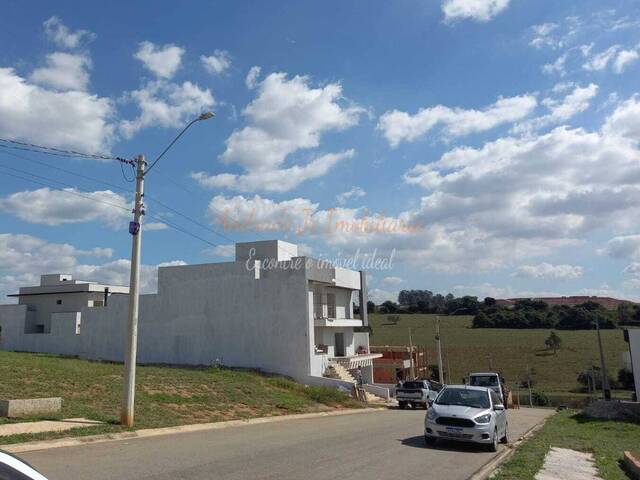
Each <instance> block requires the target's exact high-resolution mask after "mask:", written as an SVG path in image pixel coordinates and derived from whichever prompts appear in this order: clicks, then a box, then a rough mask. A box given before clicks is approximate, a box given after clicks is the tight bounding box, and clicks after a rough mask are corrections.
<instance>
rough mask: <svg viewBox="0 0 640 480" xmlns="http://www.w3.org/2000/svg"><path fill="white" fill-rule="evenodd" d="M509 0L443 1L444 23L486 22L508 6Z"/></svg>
mask: <svg viewBox="0 0 640 480" xmlns="http://www.w3.org/2000/svg"><path fill="white" fill-rule="evenodd" d="M509 1H510V0H443V2H442V11H443V13H444V18H445V20H446V21H452V20H458V19H471V20H475V21H477V22H488V21H489V20H491V19H492V18H493V17H495V16H496V15H498V14H499V13H500V12H502V11H503V10H504V9H505V8H507V6H509Z"/></svg>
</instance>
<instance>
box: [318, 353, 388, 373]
mask: <svg viewBox="0 0 640 480" xmlns="http://www.w3.org/2000/svg"><path fill="white" fill-rule="evenodd" d="M380 357H382V354H381V353H364V354H361V355H351V356H348V357H333V358H330V359H329V361H330V362H334V363H337V364H339V365H342V366H343V367H344V368H346V369H347V370H353V369H355V368H358V367H368V366H370V365H373V359H374V358H380Z"/></svg>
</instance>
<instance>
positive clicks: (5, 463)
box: [0, 450, 47, 480]
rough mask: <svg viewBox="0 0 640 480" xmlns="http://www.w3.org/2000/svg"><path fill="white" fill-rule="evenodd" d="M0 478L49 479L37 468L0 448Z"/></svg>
mask: <svg viewBox="0 0 640 480" xmlns="http://www.w3.org/2000/svg"><path fill="white" fill-rule="evenodd" d="M0 479H2V480H4V479H7V480H47V478H46V477H45V476H44V475H42V474H40V473H39V472H38V471H37V470H36V469H35V468H33V467H32V466H31V465H29V464H28V463H26V462H25V461H23V460H20V459H19V458H18V457H16V456H14V455H11V454H10V453H7V452H3V451H2V450H0Z"/></svg>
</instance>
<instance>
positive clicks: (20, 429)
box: [0, 418, 103, 437]
mask: <svg viewBox="0 0 640 480" xmlns="http://www.w3.org/2000/svg"><path fill="white" fill-rule="evenodd" d="M96 425H103V423H102V422H97V421H95V420H88V419H86V418H66V419H64V420H42V421H40V422H22V423H7V424H5V425H0V437H7V436H9V435H20V434H23V433H42V432H62V431H65V430H71V429H73V428H83V427H94V426H96Z"/></svg>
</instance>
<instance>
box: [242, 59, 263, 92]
mask: <svg viewBox="0 0 640 480" xmlns="http://www.w3.org/2000/svg"><path fill="white" fill-rule="evenodd" d="M260 72H262V69H261V68H260V67H258V66H256V65H254V66H253V67H251V68H250V69H249V72H248V73H247V77H246V78H245V79H244V83H245V85H246V86H247V88H248V89H249V90H252V89H254V88H256V87H257V86H258V85H259V83H260V82H259V81H258V77H259V76H260Z"/></svg>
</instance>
